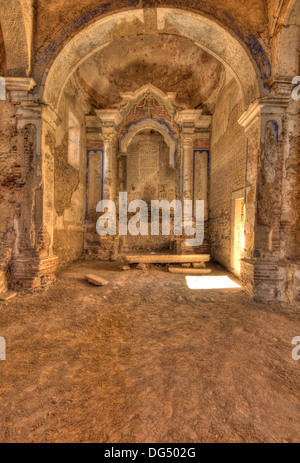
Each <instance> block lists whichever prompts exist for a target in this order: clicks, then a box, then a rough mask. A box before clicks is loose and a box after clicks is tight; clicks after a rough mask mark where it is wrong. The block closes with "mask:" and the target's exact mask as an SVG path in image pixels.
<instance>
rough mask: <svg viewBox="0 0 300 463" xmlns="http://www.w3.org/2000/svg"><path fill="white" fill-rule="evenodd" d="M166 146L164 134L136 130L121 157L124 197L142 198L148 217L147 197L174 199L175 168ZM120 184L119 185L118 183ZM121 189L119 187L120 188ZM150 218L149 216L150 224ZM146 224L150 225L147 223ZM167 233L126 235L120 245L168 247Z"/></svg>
mask: <svg viewBox="0 0 300 463" xmlns="http://www.w3.org/2000/svg"><path fill="white" fill-rule="evenodd" d="M169 151H170V150H169V147H168V145H167V144H166V142H165V140H164V137H163V136H162V135H161V134H160V133H159V132H157V131H155V130H152V129H151V130H142V131H141V132H138V133H137V134H136V135H135V137H134V138H133V140H132V142H131V143H130V145H129V146H128V149H127V155H126V156H125V157H124V158H125V159H124V169H125V175H124V177H125V185H124V187H125V189H124V191H127V194H128V201H129V202H131V201H134V200H143V201H145V202H146V203H147V205H148V211H149V217H151V201H152V200H159V201H162V200H167V201H169V202H172V201H174V200H176V199H178V193H177V180H178V175H177V171H176V170H175V169H173V168H172V167H170V155H169ZM120 187H121V185H120ZM120 191H121V190H120ZM150 222H151V220H149V224H150ZM149 226H150V225H149ZM170 241H171V237H170V236H163V235H161V236H157V237H155V238H153V237H151V234H150V229H149V236H135V237H133V236H130V235H128V236H126V237H124V238H123V246H124V247H125V248H128V249H131V248H134V249H141V250H144V249H146V250H149V251H163V250H169V249H170Z"/></svg>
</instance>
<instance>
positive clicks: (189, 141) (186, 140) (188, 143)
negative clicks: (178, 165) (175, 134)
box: [181, 133, 194, 148]
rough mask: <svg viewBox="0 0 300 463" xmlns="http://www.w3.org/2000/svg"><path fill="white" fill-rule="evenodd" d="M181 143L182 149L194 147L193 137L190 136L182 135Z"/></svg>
mask: <svg viewBox="0 0 300 463" xmlns="http://www.w3.org/2000/svg"><path fill="white" fill-rule="evenodd" d="M181 141H182V146H183V147H184V148H193V146H194V136H193V135H192V134H186V133H183V134H182V135H181Z"/></svg>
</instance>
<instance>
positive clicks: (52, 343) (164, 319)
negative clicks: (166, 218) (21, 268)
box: [0, 262, 300, 443]
mask: <svg viewBox="0 0 300 463" xmlns="http://www.w3.org/2000/svg"><path fill="white" fill-rule="evenodd" d="M86 273H96V274H98V275H99V276H102V277H104V278H106V279H108V280H109V281H110V285H109V286H107V287H104V288H97V287H93V286H90V285H89V284H88V283H87V282H85V281H84V279H83V276H84V275H85V274H86ZM220 273H222V271H221V270H220V269H217V268H216V270H215V271H214V273H213V275H217V274H220ZM223 274H224V272H223ZM299 315H300V310H299V309H297V308H294V309H288V308H285V307H283V306H267V305H262V304H257V303H253V302H251V300H250V299H249V297H248V296H247V295H246V294H245V293H244V292H243V291H242V290H240V289H227V290H217V289H214V290H192V289H189V288H188V286H187V284H186V280H185V277H184V276H180V275H172V274H169V273H166V272H165V270H162V269H158V270H151V271H148V272H142V271H139V270H132V271H130V272H120V271H118V267H117V265H116V264H105V265H104V264H102V265H101V264H99V263H93V262H89V263H87V262H79V263H76V264H73V265H72V266H71V267H69V268H68V269H67V270H66V271H65V272H63V273H62V274H61V275H60V276H59V279H58V281H57V283H56V284H55V285H53V286H52V287H51V288H50V289H49V290H48V291H47V292H46V293H36V294H28V295H22V296H18V297H17V298H16V299H14V300H12V301H10V302H8V303H0V336H3V337H5V338H6V342H7V361H6V362H0V395H1V401H0V417H1V418H0V441H1V442H108V443H114V442H122V443H125V442H130V443H134V442H145V443H147V442H162V443H172V442H174V443H176V442H184V443H189V442H300V400H299V397H300V395H299V393H300V361H299V362H296V361H294V360H292V357H291V352H292V349H293V347H292V345H291V341H292V339H293V338H294V337H295V336H297V335H298V336H299V335H300V322H299V320H300V319H299Z"/></svg>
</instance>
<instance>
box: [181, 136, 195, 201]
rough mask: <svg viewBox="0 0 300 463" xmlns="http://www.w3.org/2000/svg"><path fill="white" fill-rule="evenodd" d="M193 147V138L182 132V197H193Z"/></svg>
mask: <svg viewBox="0 0 300 463" xmlns="http://www.w3.org/2000/svg"><path fill="white" fill-rule="evenodd" d="M193 147H194V139H193V137H192V136H191V135H187V134H183V136H182V151H183V191H182V192H183V199H190V200H192V199H193Z"/></svg>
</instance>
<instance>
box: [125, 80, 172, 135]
mask: <svg viewBox="0 0 300 463" xmlns="http://www.w3.org/2000/svg"><path fill="white" fill-rule="evenodd" d="M121 96H122V98H123V104H122V106H123V110H121V114H122V116H123V126H125V127H127V126H128V125H130V124H132V123H134V122H139V121H141V120H144V119H153V120H157V121H165V122H166V123H168V124H170V125H173V122H174V118H175V114H176V103H175V100H176V93H167V94H165V93H163V92H162V91H161V90H159V89H158V88H156V87H154V86H153V85H151V84H149V85H145V86H144V87H142V88H140V89H139V90H138V91H137V92H135V93H122V94H121Z"/></svg>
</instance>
